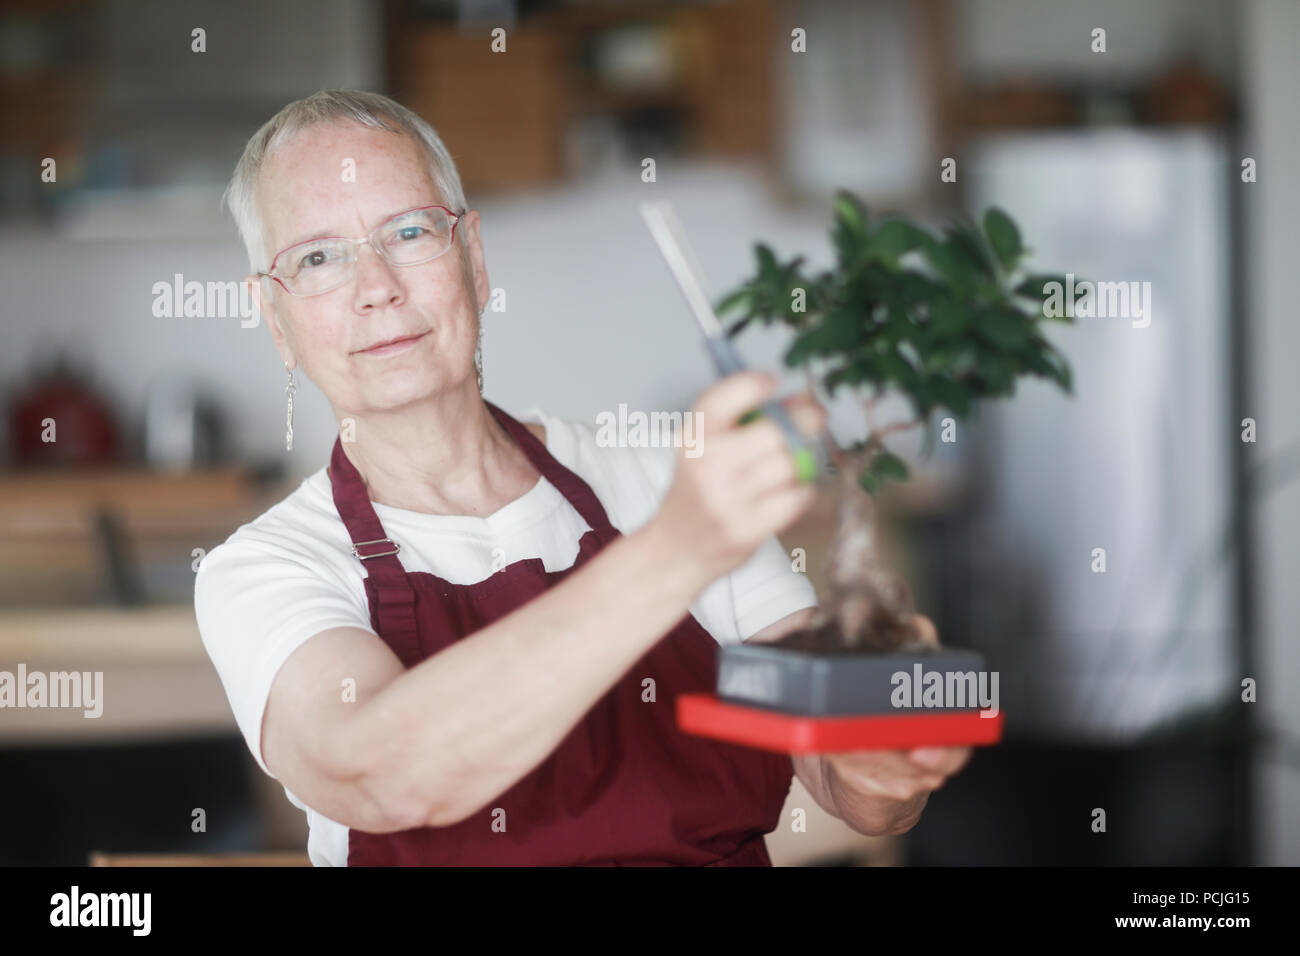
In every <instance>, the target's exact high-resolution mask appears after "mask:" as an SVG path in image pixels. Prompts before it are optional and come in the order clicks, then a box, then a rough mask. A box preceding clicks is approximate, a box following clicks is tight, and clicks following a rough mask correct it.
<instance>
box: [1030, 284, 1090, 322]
mask: <svg viewBox="0 0 1300 956" xmlns="http://www.w3.org/2000/svg"><path fill="white" fill-rule="evenodd" d="M1078 282H1079V280H1078V279H1076V280H1075V283H1076V285H1077V283H1078ZM1053 283H1054V285H1053ZM1065 292H1066V281H1065V276H1055V275H1031V276H1029V277H1028V278H1026V279H1025V281H1023V282H1021V283H1020V285H1018V286H1016V288H1015V294H1016V295H1018V296H1022V297H1023V298H1026V299H1032V300H1033V301H1034V302H1037V303H1039V309H1038V310H1037V312H1036V313H1035V315H1036V316H1038V317H1041V318H1045V319H1052V320H1053V321H1058V322H1073V321H1074V317H1073V316H1068V315H1066V314H1065ZM1053 297H1055V298H1056V302H1055V305H1056V306H1057V308H1056V309H1055V312H1056V314H1055V315H1046V314H1045V313H1044V311H1043V308H1042V306H1043V305H1044V304H1045V303H1046V302H1047V300H1048V299H1051V298H1053Z"/></svg>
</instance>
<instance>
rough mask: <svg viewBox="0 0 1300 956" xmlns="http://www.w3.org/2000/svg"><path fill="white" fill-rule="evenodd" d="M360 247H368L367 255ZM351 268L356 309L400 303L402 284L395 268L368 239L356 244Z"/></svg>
mask: <svg viewBox="0 0 1300 956" xmlns="http://www.w3.org/2000/svg"><path fill="white" fill-rule="evenodd" d="M362 246H369V247H370V248H369V253H370V254H369V255H366V254H365V252H364V250H363V249H362ZM353 268H354V269H355V270H356V283H357V306H358V308H365V307H367V306H371V305H383V304H386V303H396V302H399V301H401V298H402V284H401V280H400V279H399V278H398V276H397V269H396V267H395V266H393V265H392V263H390V262H389V261H388V260H387V259H385V258H384V257H383V256H382V255H381V254H380V252H379V250H378V249H377V248H376V247H375V245H374V244H373V243H372V242H371V241H370V239H369V238H366V239H362V240H361V241H360V242H358V243H357V259H356V262H355V264H354V265H353Z"/></svg>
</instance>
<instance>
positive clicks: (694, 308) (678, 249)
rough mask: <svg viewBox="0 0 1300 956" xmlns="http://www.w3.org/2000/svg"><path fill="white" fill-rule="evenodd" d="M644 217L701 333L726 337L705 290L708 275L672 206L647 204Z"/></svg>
mask: <svg viewBox="0 0 1300 956" xmlns="http://www.w3.org/2000/svg"><path fill="white" fill-rule="evenodd" d="M641 215H642V216H643V217H644V218H645V221H646V225H648V226H649V227H650V234H651V235H652V236H653V237H654V240H655V242H656V243H657V244H658V246H659V251H660V252H661V253H662V254H663V257H664V261H665V262H666V263H668V268H669V269H670V270H671V271H672V274H673V277H674V278H675V279H676V280H677V285H678V287H679V288H680V289H681V290H682V295H684V296H685V297H686V304H687V305H688V306H689V307H690V310H691V313H692V314H693V315H694V316H695V321H697V322H698V323H699V324H700V329H701V331H703V332H704V334H705V335H706V336H708V337H710V338H719V337H721V336H723V335H724V330H723V328H722V323H721V322H719V321H718V316H717V314H716V313H714V311H713V305H712V303H711V302H710V301H709V297H708V294H707V293H706V292H705V291H704V272H703V270H702V269H701V268H700V263H699V260H697V259H696V258H695V254H694V253H693V252H692V251H691V247H690V243H688V242H687V241H686V234H685V232H683V231H682V226H681V223H679V222H678V221H677V215H676V214H675V213H674V212H673V207H672V205H671V204H670V203H667V202H663V201H660V202H643V203H642V204H641Z"/></svg>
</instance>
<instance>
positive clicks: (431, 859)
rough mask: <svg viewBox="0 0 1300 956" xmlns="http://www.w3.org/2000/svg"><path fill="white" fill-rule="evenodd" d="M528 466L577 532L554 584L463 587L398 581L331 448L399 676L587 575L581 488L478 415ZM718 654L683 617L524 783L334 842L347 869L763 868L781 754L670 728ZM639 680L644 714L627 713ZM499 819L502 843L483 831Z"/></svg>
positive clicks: (362, 500) (781, 774) (433, 580)
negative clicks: (450, 819)
mask: <svg viewBox="0 0 1300 956" xmlns="http://www.w3.org/2000/svg"><path fill="white" fill-rule="evenodd" d="M486 404H487V407H488V409H489V410H490V411H491V412H492V414H493V415H494V416H496V419H497V421H498V422H500V423H501V426H502V427H503V428H504V429H505V430H506V431H507V432H508V433H509V434H510V436H511V437H512V438H513V439H514V440H515V442H516V443H517V444H518V445H519V447H520V448H521V450H522V451H523V452H524V454H525V455H526V456H527V457H528V460H529V461H530V462H532V464H533V467H534V468H536V469H537V470H538V471H539V472H540V473H541V475H542V477H543V478H545V479H546V480H547V481H549V482H550V483H551V484H552V485H554V486H555V487H556V488H557V489H558V490H559V491H560V493H561V494H563V495H564V497H565V498H566V499H567V500H568V502H569V504H571V505H572V506H573V507H574V509H575V510H576V511H577V512H578V514H579V515H581V516H582V518H583V520H584V521H586V523H587V525H588V526H589V528H590V530H588V531H585V532H583V534H582V537H581V539H580V540H579V542H578V557H577V559H576V560H575V561H574V563H573V566H572V567H570V568H567V569H565V570H562V571H547V570H546V569H545V567H544V566H543V563H542V560H541V559H540V558H525V559H522V560H519V561H516V562H514V563H513V564H511V565H508V566H507V567H505V568H503V569H502V570H500V571H498V572H496V573H495V574H492V575H490V576H489V577H487V578H485V579H484V580H482V581H480V582H478V583H477V584H471V585H464V586H463V585H455V584H451V583H449V582H447V581H445V580H443V579H442V578H440V577H438V576H437V575H435V574H430V573H424V572H416V573H407V572H406V571H405V570H403V568H402V565H401V562H400V561H399V560H398V559H397V550H398V546H397V545H396V544H394V543H393V542H392V541H391V540H390V539H389V538H388V537H387V535H386V534H385V532H384V529H383V526H382V525H381V524H380V522H379V518H378V516H377V515H376V514H375V509H374V507H373V506H372V505H371V502H370V498H369V496H368V495H367V493H366V488H365V485H364V484H363V482H362V481H361V477H360V475H359V474H358V473H357V470H356V468H355V467H354V466H353V465H352V463H351V462H350V461H349V460H348V458H347V456H346V455H345V454H344V453H343V445H342V443H341V442H340V441H338V440H336V441H335V443H334V452H333V454H332V456H331V458H330V480H331V484H332V487H333V492H334V504H335V507H336V508H337V509H338V512H339V516H340V517H341V518H342V519H343V523H344V525H346V526H347V529H348V534H349V535H350V536H351V538H352V542H353V545H354V553H356V554H357V555H358V558H359V559H360V560H362V561H363V562H364V566H365V569H366V572H367V577H366V596H367V598H368V599H369V602H370V623H371V626H372V627H373V628H374V629H375V631H376V632H377V633H378V634H379V636H380V637H381V638H383V640H384V643H386V644H387V645H388V646H389V647H391V648H392V649H393V652H394V653H395V654H396V655H397V657H398V658H399V659H400V660H401V662H402V664H403V665H404V666H405V667H408V668H410V667H414V666H415V665H416V664H419V663H420V662H421V661H423V660H426V659H427V658H429V657H431V656H432V655H434V654H437V653H438V652H439V651H441V650H443V649H444V648H446V647H449V646H450V645H451V644H452V643H453V642H455V641H458V640H460V639H461V638H462V637H465V636H466V635H468V634H473V633H474V632H475V631H477V630H479V629H480V628H483V627H486V626H488V625H489V624H491V623H492V622H493V621H496V620H497V619H498V618H500V617H504V616H505V615H506V614H509V613H510V612H511V611H513V610H515V609H516V608H518V607H520V606H521V605H523V604H526V603H527V602H528V601H531V600H532V599H533V598H535V597H537V596H538V595H539V594H541V593H542V592H543V591H545V590H546V589H547V588H549V587H551V586H552V585H554V584H556V583H557V582H559V581H561V580H563V579H564V577H565V576H566V575H568V574H570V573H572V572H573V571H574V569H576V568H578V567H581V566H582V565H583V564H585V563H586V562H587V561H590V560H591V559H592V558H593V557H595V555H596V554H598V553H599V552H600V550H601V548H603V547H604V546H605V545H607V544H609V543H610V542H611V541H613V540H614V539H615V538H617V537H618V535H619V532H618V530H617V529H616V528H614V527H613V525H611V524H610V523H609V518H608V517H607V516H606V515H605V509H604V508H603V507H602V506H601V504H600V502H599V501H598V500H597V499H596V496H595V494H594V493H593V492H592V490H591V488H590V487H589V486H588V485H587V483H586V482H584V481H583V480H582V479H581V478H579V477H578V476H577V475H575V474H574V473H573V472H571V471H570V470H569V469H567V468H565V467H564V466H563V465H561V464H560V463H559V462H558V461H556V460H555V459H554V458H553V457H552V456H551V454H550V453H549V452H548V451H547V450H546V446H545V445H543V444H542V443H541V442H540V441H538V440H537V438H536V437H535V436H534V435H533V434H532V433H531V432H530V431H529V430H528V429H527V428H525V427H524V426H523V425H522V424H520V423H519V422H518V421H516V420H515V419H514V418H512V417H511V416H510V415H508V414H506V413H505V412H504V411H502V410H501V409H499V408H497V407H496V406H495V405H493V404H492V403H491V402H487V403H486ZM717 651H718V644H717V641H716V640H714V638H713V637H712V636H711V635H710V634H709V632H708V631H706V630H705V629H704V628H703V627H702V626H701V625H700V624H699V622H698V621H696V620H695V617H694V616H693V615H691V614H690V613H687V614H686V615H685V616H684V617H683V618H682V619H681V620H680V621H679V622H678V623H677V625H676V626H675V627H674V628H673V629H672V630H671V631H669V632H668V633H667V634H666V635H665V636H664V637H662V638H661V639H660V640H659V641H658V642H657V643H656V644H655V645H654V646H653V647H652V648H651V649H650V650H649V651H648V652H647V653H646V654H645V656H643V657H642V658H641V659H640V660H639V661H637V662H636V663H635V664H634V665H633V666H632V667H631V668H630V669H629V670H628V671H627V673H626V674H624V675H623V677H622V678H620V679H619V681H618V682H617V683H616V684H614V686H613V687H612V688H611V689H610V690H609V692H608V693H606V694H605V695H604V696H603V697H601V698H600V699H599V700H598V701H596V703H595V704H594V705H593V706H592V708H591V709H590V710H589V711H588V712H587V713H586V715H585V716H584V717H583V718H582V719H581V720H580V721H579V722H578V723H577V724H575V725H574V727H573V729H572V730H571V731H570V732H569V734H568V735H567V736H566V737H565V738H564V739H563V740H562V741H560V743H559V745H558V746H557V747H556V749H555V750H554V751H553V752H552V753H551V754H550V756H548V757H547V758H546V759H545V760H544V761H542V763H540V764H539V765H538V766H537V767H535V768H534V769H533V770H532V771H531V772H530V773H528V774H527V775H525V776H524V777H522V778H521V779H520V780H519V781H518V782H516V783H515V785H514V786H512V787H511V788H510V789H508V790H506V791H505V792H504V793H502V794H500V795H499V796H497V797H496V798H494V799H493V800H490V801H489V802H488V804H487V805H486V806H485V807H484V808H483V809H481V810H480V811H478V812H477V813H475V814H474V815H473V816H470V817H468V818H467V819H465V820H462V821H461V822H459V823H456V824H453V825H451V826H446V827H436V828H435V827H419V828H416V829H412V830H403V831H401V832H397V833H367V832H364V831H360V830H356V829H351V830H349V832H348V865H349V866H441V865H449V866H472V865H497V866H512V865H521V866H535V865H560V866H564V865H605V866H620V865H621V866H636V865H644V866H655V865H659V866H671V865H688V866H689V865H723V866H746V865H749V866H771V859H770V858H769V857H768V854H767V847H766V845H765V844H764V842H763V835H764V834H765V833H769V832H771V831H772V830H773V829H774V828H775V827H776V825H777V823H778V821H779V817H780V813H781V808H782V806H783V805H784V803H785V798H786V795H787V794H788V793H789V790H790V781H791V779H792V777H793V775H794V773H793V765H792V763H791V760H790V757H789V756H788V755H782V754H771V753H766V752H763V751H758V750H751V749H748V748H745V747H740V746H737V745H734V744H726V743H720V742H716V741H711V740H707V739H705V738H702V737H693V736H690V735H687V734H683V733H681V732H680V731H678V730H677V728H676V724H675V719H674V718H675V715H674V708H675V704H674V700H675V698H676V696H677V695H678V694H683V693H689V692H694V691H712V690H714V689H715V688H716V679H717V673H716V666H717ZM647 677H649V678H653V679H654V686H655V695H656V700H655V701H654V702H647V701H644V700H642V694H643V689H642V681H643V680H644V679H645V678H647ZM497 808H499V809H500V810H504V811H505V815H504V824H505V829H504V832H497V830H500V829H501V826H500V824H498V826H497V828H496V830H494V828H493V820H494V819H500V817H501V814H500V813H496V814H494V810H496V809H497Z"/></svg>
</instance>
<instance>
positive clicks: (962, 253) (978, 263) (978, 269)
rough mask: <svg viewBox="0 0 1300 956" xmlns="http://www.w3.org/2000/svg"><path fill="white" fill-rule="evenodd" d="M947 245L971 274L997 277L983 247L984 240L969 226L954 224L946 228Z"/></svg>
mask: <svg viewBox="0 0 1300 956" xmlns="http://www.w3.org/2000/svg"><path fill="white" fill-rule="evenodd" d="M946 244H947V246H948V248H949V249H951V250H952V251H953V253H954V254H955V255H956V256H957V257H958V258H960V259H961V260H962V261H963V262H964V263H965V264H966V266H967V267H968V269H969V271H970V272H971V274H976V273H978V274H980V275H983V276H985V277H986V278H989V279H995V278H996V277H997V270H996V269H995V268H994V267H993V260H992V259H991V258H990V257H989V254H988V252H987V250H986V249H985V248H984V241H983V240H982V239H981V238H980V237H979V234H978V233H977V232H976V231H975V230H974V229H973V228H971V227H970V226H965V225H956V226H953V227H951V228H950V229H949V230H948V239H947V243H946Z"/></svg>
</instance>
